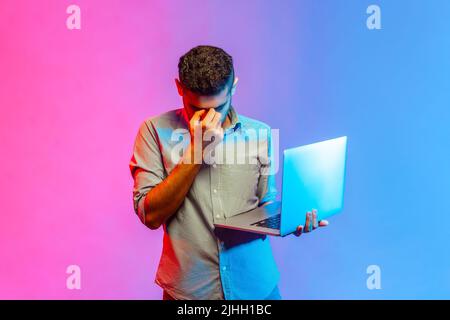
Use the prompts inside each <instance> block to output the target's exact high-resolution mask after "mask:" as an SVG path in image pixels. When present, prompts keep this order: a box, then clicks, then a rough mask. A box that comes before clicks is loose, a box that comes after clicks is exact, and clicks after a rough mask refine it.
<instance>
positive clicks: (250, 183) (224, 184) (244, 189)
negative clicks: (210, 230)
mask: <svg viewBox="0 0 450 320" xmlns="http://www.w3.org/2000/svg"><path fill="white" fill-rule="evenodd" d="M259 171H260V165H259V164H232V165H227V164H224V165H221V169H220V191H221V200H222V206H223V209H224V213H225V216H226V217H231V216H234V215H236V214H239V213H242V212H245V211H248V210H251V209H253V208H254V207H256V206H257V204H258V197H257V187H258V181H259V175H260V173H259Z"/></svg>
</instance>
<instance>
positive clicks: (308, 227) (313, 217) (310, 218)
mask: <svg viewBox="0 0 450 320" xmlns="http://www.w3.org/2000/svg"><path fill="white" fill-rule="evenodd" d="M327 225H328V221H327V220H321V221H317V210H316V209H313V210H312V211H308V212H307V213H306V222H305V225H304V226H302V225H299V226H298V227H297V231H296V232H295V233H294V234H295V235H296V236H297V237H299V236H301V235H302V234H303V233H307V232H311V231H313V230H316V229H317V228H319V227H326V226H327Z"/></svg>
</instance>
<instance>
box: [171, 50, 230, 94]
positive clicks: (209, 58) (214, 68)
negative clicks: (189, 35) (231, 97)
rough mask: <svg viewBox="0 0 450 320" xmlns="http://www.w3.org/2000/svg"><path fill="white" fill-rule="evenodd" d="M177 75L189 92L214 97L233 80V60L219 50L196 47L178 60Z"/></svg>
mask: <svg viewBox="0 0 450 320" xmlns="http://www.w3.org/2000/svg"><path fill="white" fill-rule="evenodd" d="M178 75H179V77H180V81H181V83H182V84H183V86H184V87H185V88H187V89H188V90H189V91H191V92H193V93H196V94H200V95H206V96H211V95H215V94H218V93H220V92H221V91H222V90H223V89H224V88H225V87H226V86H227V85H228V84H229V83H230V80H231V81H233V80H234V68H233V58H232V57H231V56H230V55H229V54H228V53H226V52H225V51H224V50H223V49H221V48H217V47H213V46H197V47H195V48H192V49H191V50H189V51H188V52H187V53H186V54H184V55H183V56H182V57H181V58H180V61H179V62H178ZM231 84H232V82H231Z"/></svg>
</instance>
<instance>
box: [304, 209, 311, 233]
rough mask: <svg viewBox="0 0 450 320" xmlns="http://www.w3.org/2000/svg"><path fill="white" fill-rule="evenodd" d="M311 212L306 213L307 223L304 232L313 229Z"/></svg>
mask: <svg viewBox="0 0 450 320" xmlns="http://www.w3.org/2000/svg"><path fill="white" fill-rule="evenodd" d="M310 227H311V212H309V211H308V212H307V213H306V221H305V228H304V229H303V231H304V232H309V231H310V230H311V229H310Z"/></svg>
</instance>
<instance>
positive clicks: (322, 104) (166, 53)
mask: <svg viewBox="0 0 450 320" xmlns="http://www.w3.org/2000/svg"><path fill="white" fill-rule="evenodd" d="M72 3H75V4H77V5H79V6H80V7H81V12H82V13H81V14H82V29H81V30H68V29H67V28H66V18H67V16H68V15H67V14H66V8H67V7H68V6H69V5H70V4H72ZM370 4H378V5H379V6H380V7H381V11H382V28H383V29H382V30H378V31H377V30H375V31H371V30H368V29H367V27H366V19H367V17H368V15H367V14H366V8H367V7H368V6H369V5H370ZM198 44H211V45H216V46H219V47H222V48H224V49H225V50H226V51H228V52H229V53H230V54H231V55H232V56H233V57H234V60H235V69H236V73H237V76H238V77H239V78H240V82H239V84H238V89H237V92H236V95H235V96H234V105H235V107H236V109H237V110H238V112H240V113H242V114H244V115H247V116H251V117H255V118H258V119H260V120H262V121H265V122H267V123H269V124H270V125H271V126H272V127H273V128H279V129H280V138H281V147H282V148H287V147H293V146H297V145H300V144H305V143H310V142H314V141H319V140H322V139H327V138H333V137H336V136H340V135H347V136H348V137H349V152H348V171H347V186H346V195H345V196H346V197H345V210H344V211H343V212H342V214H341V215H339V216H336V217H334V218H333V219H331V221H330V222H331V224H330V227H328V228H327V229H321V230H320V231H318V232H315V233H313V234H310V235H304V236H302V237H300V238H295V237H293V236H292V237H287V238H283V239H275V238H273V239H272V244H273V247H274V252H275V255H276V259H277V262H278V265H279V269H280V271H281V273H282V278H281V283H280V289H281V292H282V294H283V296H284V298H286V299H303V298H311V299H319V298H342V299H353V298H362V299H380V298H386V299H393V298H450V250H449V243H450V229H449V223H450V216H449V214H450V212H449V205H450V203H449V202H450V166H449V164H450V111H449V108H450V103H449V102H450V1H448V0H440V1H439V0H432V1H425V0H423V1H406V0H405V1H399V0H397V1H392V0H389V1H387V0H386V1H381V0H376V1H375V0H373V1H365V0H359V1H358V0H352V1H350V0H334V1H331V0H329V1H328V0H327V1H326V0H321V1H317V0H304V1H299V0H292V1H275V0H270V1H269V0H264V1H263V0H258V1H256V0H251V1H249V0H245V1H238V0H233V1H230V0H228V1H219V0H208V1H167V0H161V1H136V0H122V1H114V0H107V1H106V0H95V1H88V0H77V1H74V2H72V1H64V0H53V1H50V0H41V1H32V0H29V1H24V0H19V1H18V0H2V1H1V2H0V107H1V115H0V143H1V158H0V199H1V200H0V259H1V261H0V298H3V299H5V298H25V299H34V298H45V299H47V298H57V299H80V298H81V299H88V298H99V299H109V298H112V299H116V298H132V299H134V298H139V299H140V298H145V299H159V298H160V297H161V289H160V288H159V287H157V286H156V285H155V284H154V283H153V279H154V275H155V272H156V268H157V265H158V261H159V257H160V253H161V244H162V230H157V231H151V230H149V229H147V228H146V227H144V226H143V225H142V224H140V222H139V219H138V218H137V217H136V216H135V214H134V212H133V209H132V194H131V191H132V178H131V175H130V172H129V168H128V162H129V160H130V157H131V151H132V146H133V142H134V138H135V135H136V133H137V129H138V126H139V124H140V123H141V122H142V121H143V120H144V119H145V118H147V117H149V116H152V115H156V114H159V113H161V112H163V111H166V110H168V109H172V108H177V107H179V106H181V100H180V97H179V96H178V94H177V92H176V88H175V83H174V78H175V77H176V76H177V62H178V58H179V57H180V56H181V55H182V54H184V53H185V52H186V51H187V50H189V49H190V48H191V47H193V46H195V45H198ZM280 178H281V175H279V176H278V185H279V184H280V180H281V179H280ZM71 264H76V265H79V266H80V267H81V283H82V289H81V290H68V289H67V288H66V278H67V276H68V275H67V274H66V268H67V266H68V265H71ZM372 264H376V265H378V266H380V268H381V285H382V289H381V290H368V289H367V287H366V279H367V277H368V275H367V273H366V268H367V267H368V266H369V265H372Z"/></svg>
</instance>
